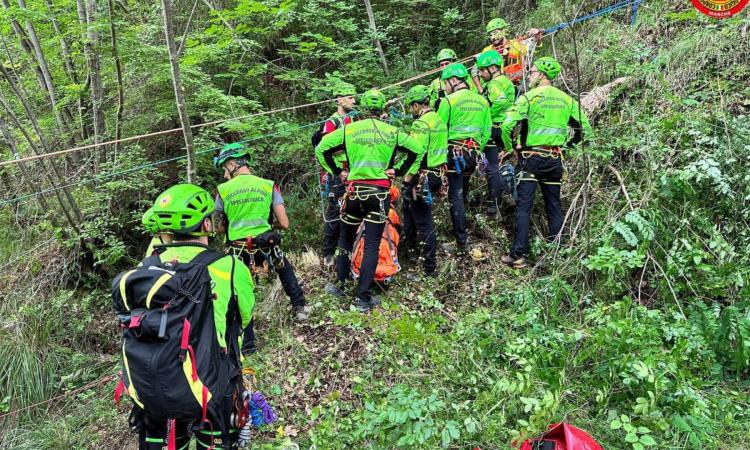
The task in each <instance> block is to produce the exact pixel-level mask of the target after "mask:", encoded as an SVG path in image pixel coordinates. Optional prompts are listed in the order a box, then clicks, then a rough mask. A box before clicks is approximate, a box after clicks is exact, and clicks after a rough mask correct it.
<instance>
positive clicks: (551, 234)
mask: <svg viewBox="0 0 750 450" xmlns="http://www.w3.org/2000/svg"><path fill="white" fill-rule="evenodd" d="M519 172H523V173H521V176H520V181H519V183H518V200H517V201H516V238H515V241H514V242H513V247H512V248H511V251H510V255H511V256H513V257H514V258H520V257H526V256H528V254H529V223H530V221H531V211H532V209H533V207H534V193H535V192H536V187H537V184H539V186H540V188H541V191H542V198H543V199H544V211H545V213H546V215H547V224H548V228H549V231H548V234H547V239H548V240H552V239H554V238H555V237H556V236H557V234H558V233H560V229H561V228H562V207H561V204H560V181H561V180H562V176H563V164H562V160H561V159H560V158H552V157H544V156H538V155H533V156H530V157H529V158H521V159H520V160H519V162H518V166H516V173H517V174H518V173H519Z"/></svg>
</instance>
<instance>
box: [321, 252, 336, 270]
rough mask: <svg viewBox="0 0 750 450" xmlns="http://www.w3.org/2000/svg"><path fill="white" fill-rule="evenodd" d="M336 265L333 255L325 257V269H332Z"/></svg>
mask: <svg viewBox="0 0 750 450" xmlns="http://www.w3.org/2000/svg"><path fill="white" fill-rule="evenodd" d="M334 263H335V262H334V260H333V255H326V256H324V257H323V267H325V268H327V269H331V268H333V265H334Z"/></svg>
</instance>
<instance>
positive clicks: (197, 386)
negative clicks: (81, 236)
mask: <svg viewBox="0 0 750 450" xmlns="http://www.w3.org/2000/svg"><path fill="white" fill-rule="evenodd" d="M158 252H159V250H157V253H158ZM223 256H225V255H223V254H221V253H217V252H214V251H211V250H208V249H207V250H205V251H203V252H202V253H200V254H199V255H198V256H196V257H195V258H194V259H193V260H192V261H190V262H187V263H178V262H177V261H164V262H162V261H161V259H160V257H159V256H158V254H157V255H156V256H150V257H148V258H146V259H144V260H143V262H142V263H141V265H140V266H138V267H136V268H135V269H133V270H128V271H125V272H122V273H120V274H119V275H117V277H115V279H114V281H113V282H112V303H113V306H114V310H115V313H116V314H117V318H118V319H119V323H120V327H121V329H122V376H121V380H120V384H119V385H118V389H117V392H118V394H119V393H122V392H123V391H124V392H127V394H128V396H129V397H130V398H131V400H132V401H133V403H134V404H135V405H137V406H138V407H140V408H141V409H142V410H143V411H144V412H145V414H147V415H148V416H149V417H151V418H153V419H155V420H167V421H169V420H191V419H197V418H198V417H200V418H201V420H202V422H207V421H208V418H207V416H209V415H210V416H213V417H221V415H222V413H223V411H222V407H223V405H222V402H224V397H225V395H226V394H227V392H229V390H230V389H231V386H230V379H236V377H235V375H236V374H238V373H239V367H240V366H239V359H238V358H239V356H238V355H239V351H238V349H237V348H236V347H237V338H238V336H239V333H240V330H239V327H240V325H239V320H238V319H237V316H238V311H237V306H236V305H237V302H236V299H232V300H231V301H230V302H229V305H230V309H229V311H230V312H229V314H228V316H229V317H228V319H229V320H228V321H227V336H226V337H227V339H226V342H227V343H228V345H230V346H231V348H230V349H228V353H227V352H225V351H224V350H223V349H222V348H221V347H220V346H219V342H218V339H217V337H216V327H215V326H214V308H213V300H214V296H213V294H212V291H211V278H210V276H209V274H208V268H207V266H208V265H209V264H211V263H213V262H215V261H217V260H219V259H220V258H222V257H223ZM232 271H234V266H233V267H232ZM231 292H232V293H234V286H232V289H231ZM118 394H116V396H118V397H119V395H118Z"/></svg>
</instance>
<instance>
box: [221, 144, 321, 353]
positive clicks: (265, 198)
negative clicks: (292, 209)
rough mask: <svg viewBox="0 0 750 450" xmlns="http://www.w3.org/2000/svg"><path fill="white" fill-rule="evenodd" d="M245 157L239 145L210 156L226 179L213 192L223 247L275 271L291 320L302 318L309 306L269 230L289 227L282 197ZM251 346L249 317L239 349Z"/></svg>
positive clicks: (252, 336) (248, 349)
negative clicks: (294, 317) (253, 172)
mask: <svg viewBox="0 0 750 450" xmlns="http://www.w3.org/2000/svg"><path fill="white" fill-rule="evenodd" d="M249 156H250V153H249V151H248V149H247V148H246V147H245V146H244V145H243V144H240V143H233V144H227V145H225V146H224V147H223V148H222V149H221V152H220V153H219V156H217V157H216V158H214V165H215V166H216V167H217V168H222V169H223V170H224V178H225V179H226V180H227V182H226V183H222V184H220V185H219V187H218V191H219V192H218V194H217V196H216V212H215V215H214V219H215V221H216V224H217V231H218V232H219V233H226V236H227V244H228V246H229V251H230V252H232V253H233V254H235V255H237V256H239V257H240V259H242V261H243V262H244V263H245V264H246V265H247V266H248V267H250V268H252V267H253V266H261V267H262V266H263V264H264V262H265V263H268V267H269V270H273V271H274V272H276V273H277V274H278V276H279V280H280V281H281V286H282V287H283V288H284V292H285V293H286V295H287V296H288V297H289V299H290V300H291V303H292V308H293V311H294V314H295V316H296V318H297V320H299V321H305V320H307V319H308V318H309V316H310V308H309V307H308V306H307V305H306V304H305V295H304V294H303V292H302V288H300V286H299V282H298V281H297V276H296V275H295V274H294V267H293V266H292V264H291V263H290V262H289V260H288V259H287V258H286V256H284V254H283V252H281V248H280V247H279V245H278V244H279V243H280V242H279V241H280V239H281V238H280V237H279V236H278V235H277V234H276V233H273V232H272V229H273V227H274V226H275V227H276V228H279V229H282V230H285V229H287V228H289V218H288V217H287V215H286V209H285V207H284V199H283V198H282V196H281V192H280V191H279V188H278V186H276V184H275V183H274V182H273V181H271V180H266V179H263V178H260V177H257V176H255V175H253V174H252V173H251V172H250V167H249V164H250V161H249ZM272 223H273V226H272ZM273 241H275V244H274V242H273ZM255 349H256V347H255V334H254V332H253V323H252V321H251V322H250V324H249V325H248V326H247V328H246V329H245V340H244V345H243V348H242V351H243V353H244V354H250V353H253V352H254V351H255Z"/></svg>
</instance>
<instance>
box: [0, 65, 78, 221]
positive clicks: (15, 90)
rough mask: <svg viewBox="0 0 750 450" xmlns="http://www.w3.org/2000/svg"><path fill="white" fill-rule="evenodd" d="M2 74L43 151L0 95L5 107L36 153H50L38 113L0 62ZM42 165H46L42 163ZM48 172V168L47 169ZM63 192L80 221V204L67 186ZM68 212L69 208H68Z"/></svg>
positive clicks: (56, 174) (57, 171)
mask: <svg viewBox="0 0 750 450" xmlns="http://www.w3.org/2000/svg"><path fill="white" fill-rule="evenodd" d="M0 74H1V75H2V76H3V77H4V78H5V80H6V81H7V82H8V84H9V85H10V88H11V90H12V91H13V94H15V96H16V97H17V98H18V100H19V101H20V102H21V105H23V108H24V110H25V111H26V114H27V116H28V117H29V121H30V122H31V126H32V127H33V128H34V132H35V133H36V134H37V136H38V138H39V142H40V143H41V145H42V148H43V151H41V152H40V151H39V150H38V148H37V146H36V144H35V143H34V140H33V139H32V138H31V136H30V135H29V133H28V132H27V131H26V127H24V126H23V124H21V121H20V120H18V117H17V116H16V115H15V113H14V112H13V109H12V108H11V107H10V105H8V103H7V102H6V101H5V99H4V98H3V97H2V96H0V99H2V102H3V106H4V107H5V110H6V111H7V113H8V115H9V116H10V117H11V118H12V119H13V121H14V123H15V124H16V126H17V127H18V128H19V129H20V130H21V132H22V133H23V135H24V137H25V138H26V140H27V141H28V142H29V146H30V147H31V148H32V151H34V152H35V153H36V154H41V153H49V151H50V146H49V144H47V141H46V140H45V139H44V134H43V133H42V130H41V128H40V127H39V121H38V120H37V118H36V115H35V114H34V111H33V110H32V109H31V106H30V105H29V102H28V100H27V99H26V98H25V97H24V96H23V94H22V93H21V91H20V90H19V89H18V86H16V83H15V81H13V78H12V77H11V76H10V74H9V73H8V71H7V70H6V69H5V67H3V65H2V64H0ZM42 166H44V165H43V164H42ZM50 166H51V167H52V172H53V173H54V174H55V177H56V178H57V179H58V180H59V182H60V183H63V182H64V181H65V180H64V178H63V177H62V175H61V174H60V171H59V169H58V168H57V166H56V165H55V164H50ZM45 173H46V170H45ZM63 192H64V193H65V197H66V198H67V199H68V203H70V209H71V210H72V211H73V213H74V214H75V217H76V218H77V219H78V220H79V221H80V220H81V219H82V217H83V216H82V214H81V210H80V209H79V208H78V204H77V203H76V201H75V199H74V198H73V196H72V195H71V194H70V191H69V190H68V189H67V188H66V189H63ZM66 212H67V209H66Z"/></svg>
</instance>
